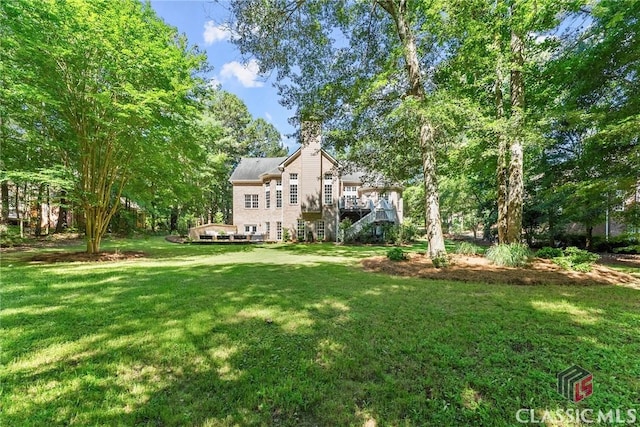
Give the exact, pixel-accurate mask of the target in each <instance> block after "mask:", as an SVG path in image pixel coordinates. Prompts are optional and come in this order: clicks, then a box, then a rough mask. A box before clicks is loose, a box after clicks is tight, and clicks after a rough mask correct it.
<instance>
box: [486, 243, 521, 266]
mask: <svg viewBox="0 0 640 427" xmlns="http://www.w3.org/2000/svg"><path fill="white" fill-rule="evenodd" d="M485 256H486V257H487V259H488V260H489V261H491V262H492V263H494V264H496V265H500V266H505V267H522V266H525V265H526V264H527V263H528V262H529V258H531V251H530V250H529V247H528V246H527V245H525V244H523V243H510V244H508V245H506V244H500V245H495V246H491V247H490V248H489V249H487V253H486V255H485Z"/></svg>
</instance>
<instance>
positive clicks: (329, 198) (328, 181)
mask: <svg viewBox="0 0 640 427" xmlns="http://www.w3.org/2000/svg"><path fill="white" fill-rule="evenodd" d="M324 204H325V205H332V204H333V176H332V175H331V174H330V173H325V174H324Z"/></svg>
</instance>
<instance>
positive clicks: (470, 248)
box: [456, 242, 480, 255]
mask: <svg viewBox="0 0 640 427" xmlns="http://www.w3.org/2000/svg"><path fill="white" fill-rule="evenodd" d="M479 252H480V247H479V246H478V245H474V244H473V243H469V242H462V243H460V244H458V245H457V246H456V253H457V254H460V255H477V254H478V253H479Z"/></svg>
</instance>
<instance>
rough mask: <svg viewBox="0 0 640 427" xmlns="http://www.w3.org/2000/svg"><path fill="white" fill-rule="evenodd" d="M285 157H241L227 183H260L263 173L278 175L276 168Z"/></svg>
mask: <svg viewBox="0 0 640 427" xmlns="http://www.w3.org/2000/svg"><path fill="white" fill-rule="evenodd" d="M286 159H287V157H243V158H242V159H240V163H238V166H236V168H235V169H234V171H233V173H232V174H231V177H230V178H229V181H231V182H234V181H260V175H263V174H264V173H267V172H270V173H279V171H278V166H280V164H282V162H284V161H285V160H286Z"/></svg>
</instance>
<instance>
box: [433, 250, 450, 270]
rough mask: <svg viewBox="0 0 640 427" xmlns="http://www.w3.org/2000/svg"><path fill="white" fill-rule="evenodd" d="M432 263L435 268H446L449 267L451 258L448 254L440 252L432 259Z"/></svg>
mask: <svg viewBox="0 0 640 427" xmlns="http://www.w3.org/2000/svg"><path fill="white" fill-rule="evenodd" d="M431 262H432V263H433V266H434V267H435V268H444V267H447V266H448V265H449V257H448V256H447V253H446V252H438V253H437V254H436V256H434V257H433V258H431Z"/></svg>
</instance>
